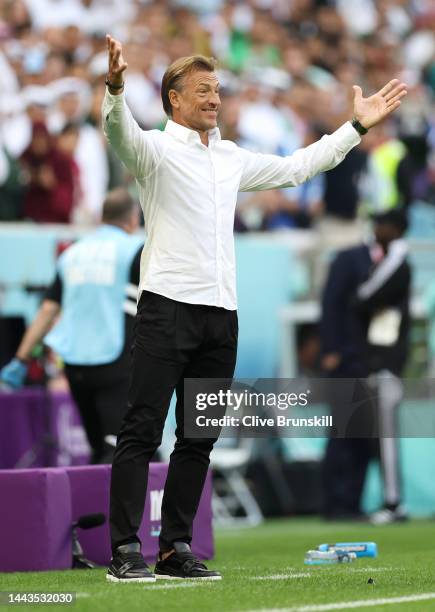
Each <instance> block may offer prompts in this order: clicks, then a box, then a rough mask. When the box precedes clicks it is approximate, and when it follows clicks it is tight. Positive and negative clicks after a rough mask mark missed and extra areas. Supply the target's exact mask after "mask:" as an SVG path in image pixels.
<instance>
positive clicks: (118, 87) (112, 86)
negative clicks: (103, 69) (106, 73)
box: [104, 78, 124, 89]
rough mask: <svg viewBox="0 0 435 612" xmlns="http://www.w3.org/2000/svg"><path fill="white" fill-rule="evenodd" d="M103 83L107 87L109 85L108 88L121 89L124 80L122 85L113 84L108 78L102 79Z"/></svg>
mask: <svg viewBox="0 0 435 612" xmlns="http://www.w3.org/2000/svg"><path fill="white" fill-rule="evenodd" d="M104 83H105V84H106V85H107V87H110V89H122V88H123V87H124V82H123V83H122V85H113V84H112V83H111V82H110V81H109V79H108V78H107V79H106V80H105V81H104Z"/></svg>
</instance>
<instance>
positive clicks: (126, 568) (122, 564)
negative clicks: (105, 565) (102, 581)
mask: <svg viewBox="0 0 435 612" xmlns="http://www.w3.org/2000/svg"><path fill="white" fill-rule="evenodd" d="M106 580H107V581H108V582H155V581H156V578H155V576H154V574H153V573H152V572H151V570H150V568H149V567H148V565H147V564H146V563H145V561H144V558H143V557H142V554H141V552H140V544H139V542H132V543H131V544H123V545H122V546H118V548H117V549H116V552H115V553H114V555H113V557H112V561H111V563H110V567H109V569H108V570H107V574H106Z"/></svg>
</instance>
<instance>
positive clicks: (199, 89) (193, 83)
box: [169, 70, 221, 132]
mask: <svg viewBox="0 0 435 612" xmlns="http://www.w3.org/2000/svg"><path fill="white" fill-rule="evenodd" d="M169 98H170V101H171V104H172V118H173V119H174V121H177V123H181V124H182V125H185V126H186V127H189V128H191V129H193V130H197V131H201V132H206V131H207V130H211V129H213V128H215V127H216V125H217V116H218V112H219V108H220V105H221V101H220V98H219V81H218V79H217V76H216V74H215V73H214V72H208V71H206V70H198V71H194V72H192V73H190V74H188V75H187V76H186V77H184V79H183V82H182V85H181V90H180V91H175V90H174V89H171V91H170V93H169Z"/></svg>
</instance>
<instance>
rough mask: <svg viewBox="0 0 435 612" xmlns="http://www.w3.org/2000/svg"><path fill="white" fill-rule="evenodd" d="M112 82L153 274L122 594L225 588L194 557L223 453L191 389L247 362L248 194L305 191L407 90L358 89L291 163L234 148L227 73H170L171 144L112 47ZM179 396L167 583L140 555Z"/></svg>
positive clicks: (117, 568) (116, 541)
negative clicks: (225, 113) (164, 586)
mask: <svg viewBox="0 0 435 612" xmlns="http://www.w3.org/2000/svg"><path fill="white" fill-rule="evenodd" d="M107 46H108V51H109V74H108V79H107V81H106V85H107V90H106V95H105V98H104V102H103V109H102V112H103V123H104V131H105V134H106V136H107V138H108V140H109V142H110V144H111V145H112V146H113V148H114V149H115V151H116V153H117V154H118V155H119V157H120V158H121V160H122V161H123V162H124V164H125V165H126V166H127V168H128V170H129V171H130V172H131V173H132V174H133V175H134V176H135V178H136V181H137V184H138V190H139V198H140V202H141V205H142V209H143V213H144V218H145V228H146V232H147V241H146V246H145V248H144V251H143V254H142V260H141V279H140V287H139V291H140V299H139V304H138V313H137V319H136V338H135V346H134V354H133V371H132V379H131V386H130V392H129V397H128V412H127V415H126V417H125V419H124V422H123V425H122V427H121V431H120V434H119V436H118V443H117V448H116V451H115V457H114V461H113V467H112V484H111V510H110V525H111V538H112V552H113V558H112V562H111V565H110V567H109V571H108V574H107V579H108V580H109V581H112V582H119V581H123V582H131V581H133V582H135V581H142V582H144V581H153V580H155V577H157V578H185V579H186V578H195V579H198V578H199V579H201V578H203V579H209V580H210V579H214V580H219V579H220V578H221V575H220V574H219V572H216V571H211V570H208V569H207V568H206V567H205V565H204V564H202V563H200V562H199V561H198V559H196V558H195V556H194V555H193V554H192V552H191V550H190V541H191V536H192V522H193V519H194V516H195V513H196V510H197V507H198V503H199V499H200V496H201V492H202V487H203V483H204V479H205V476H206V473H207V469H208V465H209V455H210V452H211V450H212V448H213V443H214V442H215V440H214V439H192V438H185V437H184V432H183V429H184V427H183V425H184V424H183V420H184V418H183V413H184V397H183V396H184V378H231V377H232V376H233V374H234V367H235V363H236V350H237V333H238V324H237V311H236V308H237V304H236V289H235V284H236V278H235V260H234V241H233V222H234V210H235V205H236V199H237V193H238V191H258V190H264V189H273V188H279V187H292V186H295V185H299V184H301V183H303V182H304V181H306V180H307V179H309V178H311V177H312V176H314V175H315V174H317V173H319V172H322V171H324V170H328V169H330V168H333V167H334V166H336V165H337V164H338V163H340V161H342V159H343V158H344V157H345V155H346V154H347V153H348V152H349V151H350V149H351V148H352V147H354V146H355V145H357V144H358V143H359V142H360V140H361V138H360V134H364V133H365V132H366V130H367V129H368V128H370V127H371V126H372V125H375V124H376V123H378V122H379V121H381V120H382V119H383V118H384V117H386V116H387V115H389V114H390V113H391V112H392V111H394V110H395V109H396V108H397V107H398V106H399V105H400V99H401V98H402V96H404V95H405V94H406V86H405V85H404V84H403V83H399V82H398V81H397V80H393V81H390V82H389V83H388V84H387V85H386V86H385V87H384V88H382V89H381V90H380V91H379V92H378V93H377V94H375V95H373V96H371V97H369V98H363V97H362V91H361V89H360V88H359V87H357V86H355V87H354V90H355V97H354V115H355V116H354V119H353V121H352V123H351V122H347V123H345V124H344V125H343V126H341V127H340V128H339V129H338V130H336V131H335V132H334V133H333V134H331V135H329V136H324V137H323V138H322V139H321V140H319V141H318V142H315V143H314V144H312V145H310V146H309V147H306V148H305V149H300V150H298V151H296V152H295V153H294V154H293V155H291V156H289V157H279V156H275V155H262V154H254V153H250V152H249V151H246V150H244V149H242V148H240V147H238V146H237V145H236V144H235V143H233V142H230V141H225V140H221V138H220V133H219V129H218V128H217V116H218V111H219V107H220V98H219V81H218V78H217V75H216V72H215V70H214V69H215V62H214V60H212V59H209V58H205V57H202V56H192V57H187V58H181V59H179V60H177V61H175V62H174V63H173V64H172V65H171V66H169V68H168V69H167V71H166V72H165V74H164V76H163V80H162V101H163V107H164V110H165V112H166V114H167V115H168V117H169V121H168V122H167V125H166V128H165V130H164V131H163V132H161V131H159V130H150V131H143V130H141V129H140V128H139V126H138V125H137V123H136V122H135V121H134V119H133V117H132V115H131V113H130V111H129V109H128V107H127V105H126V103H125V101H124V95H123V89H124V84H123V72H124V71H125V69H126V68H127V64H126V62H125V61H124V58H123V56H122V47H121V44H120V43H119V42H118V41H116V40H115V39H113V38H112V37H111V36H108V37H107ZM174 390H175V391H176V393H177V407H176V417H177V431H176V436H177V441H176V444H175V448H174V452H173V453H172V455H171V459H170V465H169V471H168V478H167V481H166V485H165V491H164V496H163V502H162V529H161V534H160V538H159V544H160V552H159V556H158V560H157V564H156V567H155V570H154V574H153V573H151V571H150V570H149V568H148V567H147V566H146V564H145V562H144V560H143V557H142V555H141V553H140V541H139V539H138V537H137V531H138V529H139V525H140V522H141V519H142V514H143V508H144V502H145V494H146V483H147V478H148V464H149V461H150V459H151V457H152V455H153V454H154V452H155V450H156V449H157V448H158V446H159V444H160V442H161V438H162V432H163V426H164V422H165V419H166V415H167V411H168V407H169V402H170V399H171V396H172V393H173V391H174Z"/></svg>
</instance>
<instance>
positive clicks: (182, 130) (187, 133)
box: [165, 119, 221, 142]
mask: <svg viewBox="0 0 435 612" xmlns="http://www.w3.org/2000/svg"><path fill="white" fill-rule="evenodd" d="M165 132H167V133H168V134H170V135H171V136H174V138H178V140H182V141H183V142H201V139H200V137H199V134H198V132H195V130H191V129H190V128H188V127H185V126H184V125H181V124H180V123H175V121H172V119H168V122H167V124H166V126H165ZM208 138H209V142H214V141H217V140H220V139H221V133H220V130H219V128H217V127H216V128H213V129H211V130H209V131H208Z"/></svg>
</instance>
